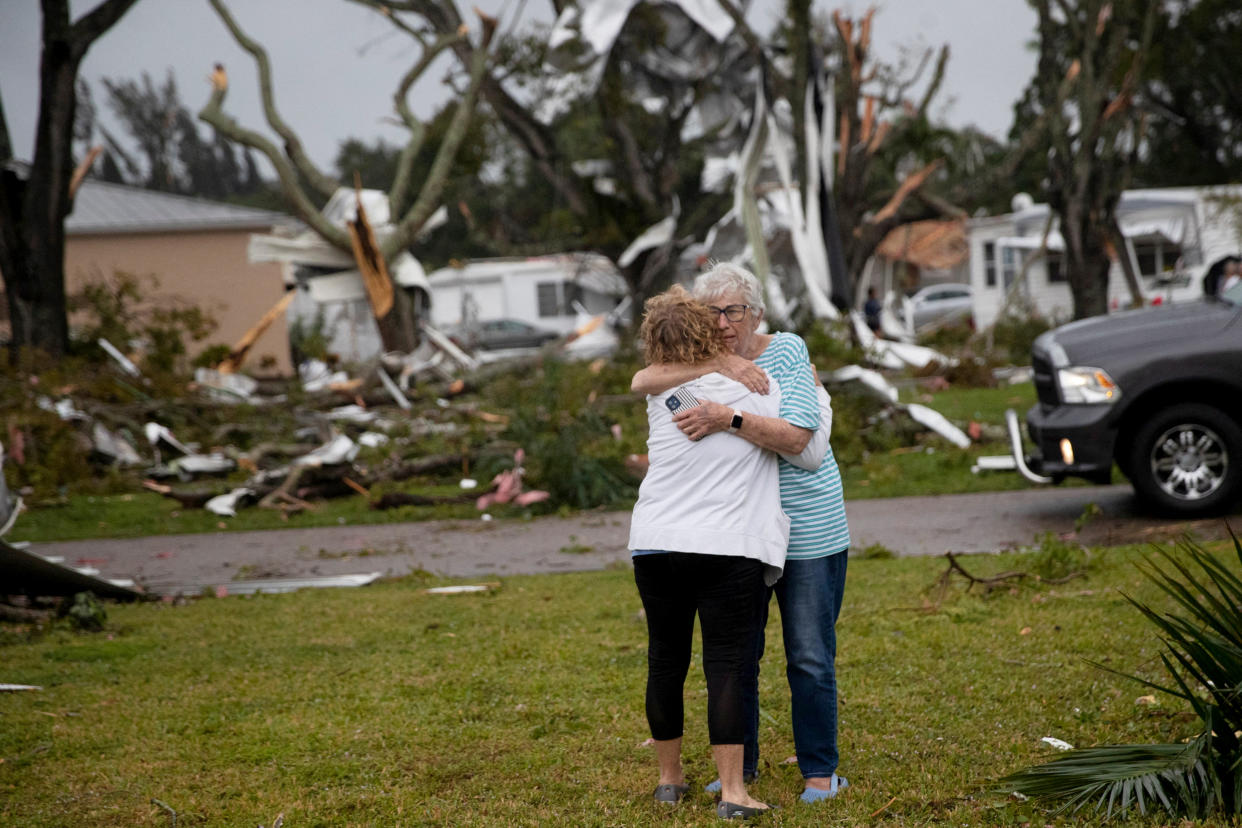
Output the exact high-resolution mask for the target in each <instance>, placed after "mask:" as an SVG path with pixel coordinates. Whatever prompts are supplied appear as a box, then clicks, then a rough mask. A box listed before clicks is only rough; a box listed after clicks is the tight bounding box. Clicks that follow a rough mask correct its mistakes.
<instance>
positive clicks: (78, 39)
mask: <svg viewBox="0 0 1242 828" xmlns="http://www.w3.org/2000/svg"><path fill="white" fill-rule="evenodd" d="M135 2H137V0H107V2H104V3H101V4H100V5H98V6H97V7H96V8H95V9H94V10H93V11H91V12H90V13H88V14H86V15H84V16H83V17H82V18H81V19H79V20H78V21H77V22H76V23H74V22H72V21H71V19H70V16H69V13H70V10H69V1H68V0H43V50H42V54H41V56H40V62H39V116H38V125H37V128H36V132H35V147H34V158H33V159H32V162H31V166H30V170H29V174H28V175H27V177H26V180H25V181H21V180H20V179H19V177H18V175H17V174H16V173H15V172H13V171H11V170H4V171H2V172H0V228H3V229H2V230H0V271H2V272H3V275H4V286H5V292H6V294H7V298H8V305H9V319H10V324H11V326H12V339H11V347H12V349H13V351H14V353H16V352H17V351H18V350H20V349H21V348H22V347H25V346H33V347H36V348H41V349H43V350H45V351H47V352H49V353H51V354H56V355H59V354H63V353H64V352H65V351H66V350H67V349H68V347H69V324H68V319H67V316H66V308H65V218H66V217H67V216H68V215H69V213H70V211H71V210H72V209H73V198H72V195H71V193H70V181H71V179H72V177H73V170H74V163H73V119H74V114H75V110H76V108H77V90H76V83H77V76H78V67H79V66H80V65H81V62H82V58H83V57H85V56H86V51H87V49H88V48H90V46H91V44H92V43H94V42H95V40H96V39H97V38H98V37H99V36H100V35H102V34H103V33H104V32H106V31H107V30H108V29H110V28H111V27H112V26H113V24H115V23H116V22H117V21H118V20H119V19H120V18H121V15H123V14H124V13H125V12H126V11H128V10H129V8H130V7H131V6H132V5H133V4H134V3H135ZM12 155H13V153H12V145H11V142H10V140H9V133H8V124H7V123H6V121H5V118H4V109H3V106H0V163H3V162H5V161H8V160H10V159H11V158H12Z"/></svg>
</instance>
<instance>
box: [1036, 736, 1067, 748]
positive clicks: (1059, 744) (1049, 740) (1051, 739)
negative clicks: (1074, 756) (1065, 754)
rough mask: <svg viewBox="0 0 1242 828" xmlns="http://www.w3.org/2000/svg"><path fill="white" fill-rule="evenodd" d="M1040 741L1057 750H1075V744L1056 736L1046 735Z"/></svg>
mask: <svg viewBox="0 0 1242 828" xmlns="http://www.w3.org/2000/svg"><path fill="white" fill-rule="evenodd" d="M1039 741H1041V742H1043V743H1044V744H1046V745H1049V746H1051V747H1054V748H1056V749H1057V750H1073V749H1074V746H1073V745H1071V744H1070V743H1069V742H1066V741H1062V740H1061V739H1058V738H1056V737H1055V736H1045V737H1044V738H1042V739H1040V740H1039Z"/></svg>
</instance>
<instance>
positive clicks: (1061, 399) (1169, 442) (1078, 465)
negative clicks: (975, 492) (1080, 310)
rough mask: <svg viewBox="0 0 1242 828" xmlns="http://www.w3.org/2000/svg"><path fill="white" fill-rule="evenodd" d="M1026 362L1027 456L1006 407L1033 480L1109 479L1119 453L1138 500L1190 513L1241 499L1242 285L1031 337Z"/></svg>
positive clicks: (1022, 463) (1213, 510) (1017, 451)
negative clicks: (1031, 447)
mask: <svg viewBox="0 0 1242 828" xmlns="http://www.w3.org/2000/svg"><path fill="white" fill-rule="evenodd" d="M1031 365H1032V369H1033V373H1034V382H1035V391H1036V394H1037V396H1038V399H1039V402H1038V403H1037V404H1036V405H1035V406H1034V407H1032V408H1031V410H1030V411H1029V412H1027V415H1026V427H1027V433H1028V434H1029V436H1030V439H1031V441H1032V442H1034V444H1035V451H1034V452H1033V453H1032V454H1030V455H1024V454H1023V451H1022V438H1021V434H1020V433H1019V431H1018V424H1017V417H1016V415H1014V414H1013V413H1012V412H1010V413H1009V416H1008V420H1009V430H1010V439H1011V442H1012V444H1013V449H1014V459H1015V460H1016V461H1017V464H1018V467H1019V469H1020V470H1021V471H1022V472H1023V473H1024V474H1025V475H1026V476H1027V477H1028V478H1030V479H1032V480H1041V481H1043V482H1054V483H1059V482H1061V481H1062V480H1064V479H1065V478H1066V477H1082V478H1086V479H1088V480H1092V481H1095V482H1099V483H1107V482H1109V480H1110V479H1111V476H1112V468H1113V464H1114V463H1116V465H1117V466H1118V468H1120V469H1121V471H1122V473H1123V474H1125V476H1126V477H1127V478H1129V480H1130V482H1131V484H1133V486H1134V489H1135V492H1136V493H1137V494H1138V496H1139V497H1140V499H1142V500H1143V501H1146V502H1147V503H1148V504H1149V505H1151V506H1152V507H1155V508H1156V509H1157V510H1159V511H1162V512H1165V513H1168V514H1173V515H1180V516H1186V517H1191V516H1201V515H1210V514H1219V513H1221V512H1224V511H1226V510H1228V509H1231V508H1232V507H1234V506H1235V505H1237V503H1238V501H1239V499H1240V498H1242V284H1238V285H1235V286H1233V287H1232V288H1230V289H1228V290H1226V291H1225V292H1224V293H1223V294H1222V295H1221V296H1220V297H1219V298H1205V299H1203V300H1201V301H1197V302H1188V303H1184V304H1174V305H1166V306H1160V307H1154V308H1147V309H1144V310H1136V311H1126V312H1122V313H1115V314H1110V315H1108V316H1102V317H1096V318H1092V319H1083V320H1079V321H1077V322H1071V323H1069V324H1068V325H1063V326H1061V327H1059V328H1056V329H1054V330H1051V331H1048V332H1047V333H1045V334H1043V335H1042V336H1040V337H1039V338H1038V339H1036V340H1035V344H1034V347H1033V348H1032V354H1031Z"/></svg>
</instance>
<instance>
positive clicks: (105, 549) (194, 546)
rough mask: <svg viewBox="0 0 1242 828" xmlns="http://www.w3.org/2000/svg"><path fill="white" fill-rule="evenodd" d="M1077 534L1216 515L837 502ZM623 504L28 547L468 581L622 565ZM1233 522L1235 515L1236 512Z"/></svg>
mask: <svg viewBox="0 0 1242 828" xmlns="http://www.w3.org/2000/svg"><path fill="white" fill-rule="evenodd" d="M1091 503H1095V504H1097V505H1098V506H1099V509H1100V514H1098V515H1097V516H1095V517H1093V518H1092V519H1091V520H1090V521H1089V522H1088V523H1087V524H1086V526H1085V527H1084V528H1083V529H1082V530H1081V531H1080V532H1079V533H1078V536H1077V537H1078V539H1079V540H1080V541H1081V542H1082V543H1084V544H1087V545H1113V544H1122V543H1140V542H1145V541H1164V540H1169V539H1172V538H1175V537H1177V536H1178V535H1179V534H1181V533H1182V532H1185V531H1190V532H1192V533H1193V534H1195V535H1196V536H1197V537H1200V538H1204V539H1206V538H1216V537H1221V536H1223V535H1224V534H1225V527H1224V523H1223V521H1221V520H1209V521H1196V522H1190V523H1186V522H1178V521H1172V520H1167V519H1159V518H1151V517H1149V516H1146V515H1144V514H1142V512H1141V510H1140V509H1139V507H1138V505H1137V504H1136V503H1135V500H1134V497H1133V494H1132V492H1131V490H1130V487H1129V486H1124V485H1117V486H1100V487H1086V488H1084V487H1077V488H1046V489H1033V490H1026V491H1019V492H991V493H987V494H966V495H944V496H938V497H903V498H888V499H883V500H857V501H852V502H849V503H847V505H846V511H847V514H848V516H849V521H850V529H851V532H852V535H853V540H854V545H853V549H854V550H855V551H858V550H861V549H863V548H865V547H867V546H869V545H871V544H883V545H884V546H886V547H888V548H889V549H890V550H892V551H893V552H894V553H895V554H897V555H940V554H943V553H944V552H946V551H953V552H965V553H979V552H996V551H1000V550H1003V549H1007V548H1013V547H1017V546H1024V545H1031V544H1033V543H1034V542H1035V541H1036V539H1037V537H1038V536H1040V535H1042V534H1043V533H1045V532H1053V533H1055V534H1058V535H1064V534H1067V533H1071V532H1074V524H1075V521H1076V520H1077V519H1078V518H1079V517H1080V516H1081V515H1082V514H1083V512H1084V510H1085V509H1086V508H1087V507H1088V505H1089V504H1091ZM629 517H630V516H629V513H628V512H595V513H588V514H584V515H577V516H574V517H570V518H559V517H544V518H539V519H536V520H531V521H490V522H485V521H482V520H479V521H460V520H459V521H432V522H425V523H403V524H386V525H375V526H334V527H325V528H317V529H280V530H273V531H264V532H218V533H212V534H201V535H171V536H160V537H148V538H135V539H124V540H87V541H70V542H62V543H44V544H39V545H37V546H36V547H33V548H32V550H31V551H35V552H38V553H39V554H41V555H56V556H61V557H63V559H64V562H65V563H67V564H71V565H77V564H89V565H91V566H93V567H95V568H97V569H99V570H100V572H101V574H102V575H103V576H104V577H108V578H133V579H136V580H138V581H139V582H140V583H142V584H144V585H146V586H147V587H148V588H149V589H152V590H153V591H156V592H162V593H168V592H176V591H183V592H186V593H190V592H198V591H199V590H201V589H202V588H203V587H205V586H216V585H226V586H227V585H228V584H229V583H230V582H236V581H238V580H247V579H259V578H295V577H297V578H306V577H313V576H318V575H342V574H351V573H369V572H379V573H382V574H383V575H385V576H395V575H404V574H408V573H410V572H414V571H417V570H420V569H421V570H426V571H428V572H432V573H435V574H437V575H446V576H453V577H464V578H478V577H486V576H500V575H516V574H526V573H540V572H568V571H573V570H591V569H602V568H604V567H606V566H609V565H610V564H614V563H617V562H625V561H627V560H628V557H629V553H628V551H627V549H626V540H627V536H628V532H629ZM1234 523H1235V525H1239V526H1242V519H1238V518H1235V519H1234Z"/></svg>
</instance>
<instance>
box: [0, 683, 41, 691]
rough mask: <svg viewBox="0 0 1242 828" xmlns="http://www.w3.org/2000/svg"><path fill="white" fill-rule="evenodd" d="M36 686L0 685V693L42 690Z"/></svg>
mask: <svg viewBox="0 0 1242 828" xmlns="http://www.w3.org/2000/svg"><path fill="white" fill-rule="evenodd" d="M42 689H43V688H42V687H40V686H38V685H37V684H0V693H20V692H23V691H26V690H42Z"/></svg>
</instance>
